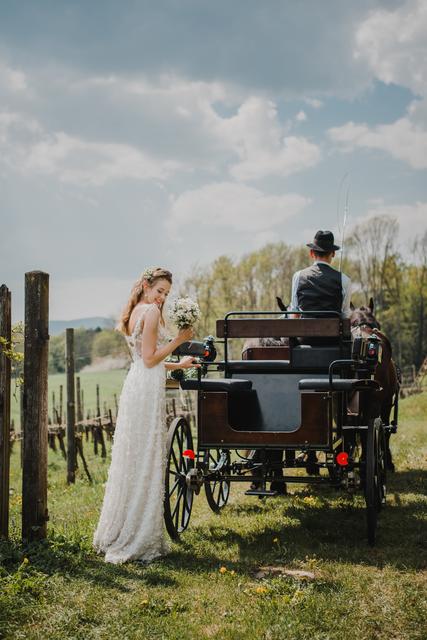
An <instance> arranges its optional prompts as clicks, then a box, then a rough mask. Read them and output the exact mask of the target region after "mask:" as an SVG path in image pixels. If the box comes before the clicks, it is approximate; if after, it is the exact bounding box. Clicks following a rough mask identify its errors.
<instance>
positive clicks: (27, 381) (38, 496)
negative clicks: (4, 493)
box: [22, 271, 49, 540]
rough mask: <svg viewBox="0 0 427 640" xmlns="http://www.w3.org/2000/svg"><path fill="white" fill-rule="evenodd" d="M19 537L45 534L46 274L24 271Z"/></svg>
mask: <svg viewBox="0 0 427 640" xmlns="http://www.w3.org/2000/svg"><path fill="white" fill-rule="evenodd" d="M24 335H25V346H24V460H23V473H22V537H23V538H24V539H25V540H38V539H41V538H45V537H46V529H47V527H46V522H47V520H48V510H47V444H48V438H47V433H48V430H47V381H48V374H47V369H48V344H49V274H47V273H43V272H42V271H30V272H28V273H26V274H25V334H24Z"/></svg>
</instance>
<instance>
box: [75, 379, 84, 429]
mask: <svg viewBox="0 0 427 640" xmlns="http://www.w3.org/2000/svg"><path fill="white" fill-rule="evenodd" d="M76 383H77V388H76V398H77V422H81V421H82V420H83V414H82V396H81V389H80V376H77V378H76Z"/></svg>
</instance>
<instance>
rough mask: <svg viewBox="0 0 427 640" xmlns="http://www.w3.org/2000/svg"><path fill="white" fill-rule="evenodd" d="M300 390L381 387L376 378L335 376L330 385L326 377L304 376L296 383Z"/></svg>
mask: <svg viewBox="0 0 427 640" xmlns="http://www.w3.org/2000/svg"><path fill="white" fill-rule="evenodd" d="M298 388H299V390H300V391H368V390H370V391H378V390H379V389H381V387H380V385H379V384H378V382H377V381H376V380H371V379H370V378H365V379H363V380H358V379H357V378H349V379H346V378H335V379H334V380H332V385H331V384H330V383H329V379H328V378H321V379H319V378H306V379H305V380H300V381H299V383H298Z"/></svg>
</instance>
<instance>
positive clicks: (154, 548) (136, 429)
mask: <svg viewBox="0 0 427 640" xmlns="http://www.w3.org/2000/svg"><path fill="white" fill-rule="evenodd" d="M150 306H151V305H143V306H142V311H141V315H140V316H139V317H138V319H137V321H136V324H135V328H134V330H133V333H132V335H131V336H129V338H127V341H128V345H129V348H130V351H131V354H132V360H133V362H132V364H131V367H130V370H129V373H128V374H127V377H126V380H125V382H124V385H123V389H122V393H121V396H120V404H119V411H118V415H117V422H116V429H115V433H114V443H113V449H112V458H111V466H110V469H109V472H108V480H107V486H106V490H105V496H104V502H103V505H102V511H101V516H100V519H99V522H98V526H97V529H96V531H95V534H94V538H93V545H94V547H95V549H96V550H97V551H98V552H104V553H105V561H106V562H112V563H114V564H119V563H122V562H126V561H127V560H137V559H138V560H140V561H143V562H150V561H151V560H153V559H154V558H157V557H159V556H161V555H164V554H165V553H167V552H168V551H169V545H168V543H167V542H166V538H165V533H164V526H163V498H164V474H165V465H166V435H167V431H166V420H165V418H166V416H165V366H164V363H163V362H161V363H159V364H158V365H156V366H154V367H152V368H150V369H149V368H147V367H146V366H145V365H144V362H143V360H142V355H141V353H142V337H141V334H142V323H143V319H144V316H145V314H146V312H147V310H148V309H149V308H150ZM158 329H159V330H158V345H159V346H160V345H161V344H164V343H165V342H167V336H166V334H165V330H164V329H163V327H162V325H161V324H160V323H159V328H158Z"/></svg>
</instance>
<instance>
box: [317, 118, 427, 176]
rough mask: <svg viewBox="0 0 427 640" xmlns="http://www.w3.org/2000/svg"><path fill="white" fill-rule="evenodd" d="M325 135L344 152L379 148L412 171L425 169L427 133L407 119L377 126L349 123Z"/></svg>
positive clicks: (330, 130)
mask: <svg viewBox="0 0 427 640" xmlns="http://www.w3.org/2000/svg"><path fill="white" fill-rule="evenodd" d="M328 134H329V136H330V137H331V139H332V140H333V141H334V142H337V143H339V144H341V145H342V149H343V150H344V151H346V152H349V151H352V150H353V149H355V148H356V147H365V148H368V149H381V150H383V151H386V152H388V153H390V155H392V156H393V157H394V158H396V159H398V160H402V161H404V162H407V163H408V164H410V165H411V166H412V167H413V168H414V169H426V168H427V130H425V129H423V128H422V127H420V126H417V125H416V124H414V123H413V122H411V121H410V120H409V119H408V118H401V119H400V120H397V121H396V122H393V123H392V124H383V125H378V126H376V127H368V126H367V125H366V124H355V123H354V122H348V123H347V124H345V125H343V126H342V127H333V128H332V129H329V131H328Z"/></svg>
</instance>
